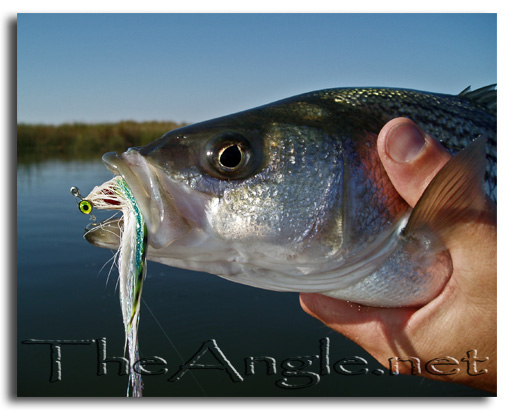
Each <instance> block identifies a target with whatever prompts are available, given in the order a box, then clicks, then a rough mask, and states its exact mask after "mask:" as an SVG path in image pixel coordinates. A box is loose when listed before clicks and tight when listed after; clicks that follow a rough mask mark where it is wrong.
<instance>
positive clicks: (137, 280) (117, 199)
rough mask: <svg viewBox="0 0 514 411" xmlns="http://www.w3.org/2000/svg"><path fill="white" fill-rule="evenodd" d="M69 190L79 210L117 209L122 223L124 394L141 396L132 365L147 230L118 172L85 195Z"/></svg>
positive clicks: (135, 357) (136, 347)
mask: <svg viewBox="0 0 514 411" xmlns="http://www.w3.org/2000/svg"><path fill="white" fill-rule="evenodd" d="M70 191H71V194H72V195H73V196H75V197H77V199H78V200H79V202H78V207H79V210H80V211H81V212H82V213H83V214H86V215H89V216H90V218H91V219H92V220H93V221H96V218H95V217H94V215H93V214H91V212H92V210H93V208H97V209H99V210H100V209H105V210H121V212H122V213H123V224H120V227H119V228H120V234H121V235H120V237H121V238H120V248H119V250H118V270H119V284H120V304H121V311H122V315H123V324H124V328H125V349H126V350H128V356H129V364H130V374H129V385H128V388H127V396H132V397H141V396H142V394H143V381H142V377H141V374H140V373H138V372H136V370H135V369H134V365H135V364H136V363H137V362H138V361H139V343H138V336H137V332H138V327H139V312H140V306H141V295H142V292H143V281H144V279H145V276H146V249H147V239H148V233H147V228H146V224H145V221H144V217H143V214H142V213H141V211H140V209H139V206H138V204H137V202H136V200H135V198H134V196H133V194H132V192H131V190H130V188H129V187H128V185H127V183H126V182H125V180H124V179H123V178H121V177H119V176H117V177H114V178H113V179H111V180H109V181H107V182H105V183H104V184H102V185H101V186H100V187H95V188H94V189H93V190H92V191H91V193H89V194H88V195H87V197H83V196H82V195H81V194H80V190H79V189H78V188H77V187H72V188H71V190H70ZM91 229H92V230H96V229H102V224H94V225H92V228H91Z"/></svg>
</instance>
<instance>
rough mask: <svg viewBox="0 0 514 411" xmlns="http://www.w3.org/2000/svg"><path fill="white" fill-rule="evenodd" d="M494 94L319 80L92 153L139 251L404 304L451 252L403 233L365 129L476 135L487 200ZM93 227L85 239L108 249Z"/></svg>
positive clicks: (431, 284)
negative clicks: (119, 198) (140, 220)
mask: <svg viewBox="0 0 514 411" xmlns="http://www.w3.org/2000/svg"><path fill="white" fill-rule="evenodd" d="M495 97H496V91H495V89H494V88H493V87H487V88H484V89H481V90H477V91H474V92H469V91H466V92H463V93H461V94H460V95H459V96H449V95H441V94H432V93H424V92H418V91H411V90H399V89H378V88H366V89H331V90H322V91H318V92H313V93H308V94H303V95H300V96H296V97H292V98H289V99H286V100H282V101H279V102H276V103H272V104H269V105H266V106H262V107H258V108H255V109H252V110H247V111H243V112H241V113H236V114H233V115H229V116H225V117H221V118H218V119H214V120H209V121H205V122H202V123H198V124H194V125H191V126H187V127H184V128H181V129H177V130H173V131H170V132H169V133H167V134H165V135H164V136H162V137H161V138H159V139H157V140H155V141H154V142H152V143H150V144H148V145H146V146H144V147H141V148H132V149H129V150H128V151H126V152H125V153H123V154H121V155H116V154H115V153H107V154H106V155H104V157H103V160H104V162H105V163H106V165H107V166H108V168H109V169H110V170H112V171H113V172H114V173H115V174H120V175H121V176H122V177H123V178H124V179H125V180H126V182H127V184H128V185H129V187H130V189H131V190H132V192H133V194H134V197H135V198H136V200H137V202H138V204H139V207H140V208H141V210H142V213H143V215H144V217H145V221H146V223H147V226H148V244H149V247H148V251H147V258H149V259H150V260H154V261H157V262H161V263H163V264H167V265H171V266H176V267H181V268H187V269H192V270H199V271H206V272H209V273H212V274H216V275H220V276H222V277H225V278H227V279H229V280H232V281H237V282H240V283H244V284H248V285H252V286H256V287H261V288H266V289H271V290H277V291H301V292H317V293H325V294H327V295H330V296H333V297H336V298H341V299H345V300H350V301H354V302H357V303H361V304H366V305H372V306H416V305H421V304H425V303H427V302H428V301H430V300H431V299H433V298H434V297H435V296H436V295H437V294H438V293H439V292H440V290H441V289H442V287H444V284H445V283H446V281H447V279H448V277H449V276H450V275H451V271H452V264H451V258H450V256H449V253H448V252H447V250H446V249H445V248H444V246H442V244H441V243H440V241H439V239H438V236H437V233H436V232H432V231H430V230H417V231H416V230H413V232H412V233H411V234H410V235H409V236H406V235H404V232H403V230H404V228H405V227H406V225H407V224H408V221H409V217H410V214H411V210H410V209H409V207H408V206H407V204H406V203H405V202H404V201H403V199H402V198H401V197H400V196H399V195H398V193H397V192H396V190H395V189H394V187H393V186H392V184H391V182H390V181H389V179H388V177H387V174H386V173H385V171H384V169H383V167H382V165H381V163H380V160H379V158H378V154H377V150H376V138H377V135H378V133H379V131H380V129H381V127H382V126H383V125H384V124H385V123H386V122H387V121H389V120H390V119H392V118H395V117H399V116H403V117H409V118H411V119H412V120H414V121H415V122H416V123H417V124H418V125H419V126H420V127H421V128H422V129H424V130H425V131H426V132H428V133H429V134H431V135H432V136H433V137H435V138H437V139H438V140H440V141H441V142H442V143H443V145H444V146H445V147H447V148H448V149H449V150H450V151H451V152H452V153H457V152H460V151H461V150H463V149H464V148H465V147H466V146H467V145H468V144H469V143H470V142H471V141H473V140H474V139H476V138H477V137H479V136H483V138H484V139H486V140H487V141H486V144H485V150H486V156H487V162H486V163H485V181H484V190H485V192H486V193H487V195H489V196H490V197H491V198H493V200H495V199H496V115H495V114H494V112H493V111H494V110H493V109H494V104H495ZM480 184H481V183H480ZM99 231H100V232H101V231H104V232H103V233H100V232H99ZM107 231H108V230H107ZM95 233H96V234H95ZM106 236H107V237H108V234H106V233H105V230H95V231H91V232H90V233H89V234H87V235H86V238H87V239H88V240H89V241H90V242H91V243H93V244H95V245H98V246H103V247H108V248H112V247H113V244H114V243H116V240H115V238H106Z"/></svg>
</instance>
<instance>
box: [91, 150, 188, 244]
mask: <svg viewBox="0 0 514 411" xmlns="http://www.w3.org/2000/svg"><path fill="white" fill-rule="evenodd" d="M102 161H103V162H104V164H105V165H106V167H107V168H108V169H109V170H110V171H111V172H112V173H113V174H115V175H119V176H121V177H122V178H123V179H124V180H125V182H126V183H127V185H128V186H129V188H130V190H131V191H132V195H133V196H134V198H135V200H136V202H137V204H138V206H139V208H140V210H141V213H142V214H143V217H144V219H145V224H146V226H147V229H148V244H149V246H150V247H152V248H153V249H161V248H164V247H167V246H168V245H169V244H171V243H172V242H174V241H175V240H177V239H178V238H182V237H184V236H185V235H187V233H188V232H189V231H190V230H191V228H192V225H193V223H192V222H191V221H189V220H188V219H187V218H184V217H183V216H182V214H181V210H179V209H178V208H177V205H176V203H177V202H176V201H175V200H174V196H175V197H177V196H178V195H180V192H179V190H178V189H175V190H170V186H172V188H173V184H166V186H164V185H163V184H162V180H163V176H162V175H161V174H162V173H160V172H159V171H158V170H157V169H156V168H155V167H153V166H152V165H151V164H150V163H149V161H148V159H147V158H146V157H144V156H143V155H141V153H140V152H139V148H130V149H128V150H127V151H126V152H124V153H122V154H121V155H117V154H116V153H115V152H110V153H106V154H104V155H103V157H102ZM179 203H180V201H179ZM185 206H186V207H187V204H186V205H185ZM102 224H103V223H100V224H99V226H100V227H98V226H97V227H95V229H93V230H90V231H88V232H87V233H86V239H87V240H88V241H89V242H91V243H93V244H95V245H100V246H102V245H101V244H99V243H105V244H108V245H109V246H108V248H113V244H114V239H112V238H107V237H106V236H107V234H105V233H100V232H99V231H105V230H104V229H103V226H102ZM111 225H112V224H109V226H106V227H105V228H106V229H109V230H110V228H111V227H110V226H111ZM100 228H102V229H100ZM110 231H112V230H110ZM102 236H103V238H102V239H101V237H102ZM118 243H119V236H118Z"/></svg>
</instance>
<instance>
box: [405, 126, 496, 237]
mask: <svg viewBox="0 0 514 411" xmlns="http://www.w3.org/2000/svg"><path fill="white" fill-rule="evenodd" d="M485 144H486V137H485V136H481V137H479V138H477V139H476V140H474V141H473V142H472V143H471V144H469V145H468V146H467V147H466V148H465V149H464V150H462V151H460V152H459V153H458V154H457V155H456V156H455V157H453V158H452V159H451V160H450V161H449V162H448V163H446V164H445V165H444V167H443V168H442V169H441V170H440V171H439V173H438V174H437V175H436V176H435V177H434V179H433V180H432V181H431V182H430V184H429V185H428V187H427V188H426V189H425V191H424V192H423V195H422V196H421V198H420V200H419V201H418V203H417V204H416V206H415V207H414V209H413V211H412V213H411V216H410V218H409V221H408V223H407V225H406V227H405V229H404V230H403V233H404V234H405V235H409V234H413V233H414V232H419V230H422V231H426V230H427V229H431V230H432V231H434V232H436V233H437V234H438V235H439V236H442V237H444V235H445V233H447V232H448V231H449V230H450V229H451V228H452V226H453V225H454V224H455V223H457V222H462V221H466V220H469V219H471V218H473V217H474V216H476V215H477V213H480V212H481V211H482V210H483V207H484V203H485V201H486V197H485V194H484V191H483V188H482V183H483V179H484V175H485V169H486V156H485Z"/></svg>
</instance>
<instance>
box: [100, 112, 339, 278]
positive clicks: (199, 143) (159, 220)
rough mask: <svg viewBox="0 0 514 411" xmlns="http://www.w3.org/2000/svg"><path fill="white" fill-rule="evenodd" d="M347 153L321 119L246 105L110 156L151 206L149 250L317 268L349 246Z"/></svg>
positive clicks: (191, 259)
mask: <svg viewBox="0 0 514 411" xmlns="http://www.w3.org/2000/svg"><path fill="white" fill-rule="evenodd" d="M254 118H258V119H259V121H254V120H253V119H254ZM340 154H341V147H340V144H339V143H337V140H336V139H334V138H332V136H330V135H328V134H327V133H324V132H323V131H322V130H320V129H319V128H317V127H312V126H310V125H302V124H301V123H300V124H298V123H294V124H289V123H286V122H281V121H278V120H276V119H275V120H270V121H262V113H261V114H260V115H257V116H255V115H254V114H253V113H249V114H248V113H242V114H237V115H232V116H227V117H224V118H220V119H215V120H211V121H207V122H203V123H198V124H195V125H192V126H187V127H183V128H181V129H177V130H173V131H171V132H169V133H167V134H165V135H164V136H162V137H161V138H159V139H157V140H155V141H153V142H151V143H150V144H148V145H146V146H143V147H139V148H131V149H129V150H127V151H126V152H124V153H122V154H121V155H117V154H116V153H107V154H105V155H104V156H103V161H104V162H105V164H106V165H107V167H108V168H109V169H110V170H111V171H112V172H113V173H115V174H119V175H121V176H122V177H123V178H124V179H125V181H126V182H127V184H128V186H129V187H130V189H131V191H132V193H133V195H134V197H135V199H136V201H137V203H138V205H139V207H140V209H141V212H142V214H143V216H144V218H145V222H146V225H147V228H148V244H149V248H148V252H147V258H149V259H151V260H155V261H158V262H162V263H165V264H168V265H172V266H178V267H185V268H192V269H196V270H202V271H207V272H211V273H214V274H218V275H233V274H234V273H238V272H241V271H245V270H247V268H248V266H253V267H255V266H259V270H260V271H269V270H271V268H270V267H271V266H274V268H273V270H275V271H276V270H277V269H278V270H280V268H277V267H282V266H284V264H283V263H284V262H286V264H285V266H286V267H289V266H290V267H293V266H294V267H295V268H294V270H298V264H299V263H302V262H303V263H304V264H307V265H309V266H310V267H311V268H304V270H312V269H313V267H314V266H315V263H316V261H319V259H320V258H325V257H326V256H327V255H329V254H331V253H334V252H336V251H337V250H338V249H339V248H340V247H341V242H342V238H341V230H340V229H341V225H342V223H341V219H342V214H343V213H342V207H341V204H340V202H341V196H340V194H341V193H340V191H341V190H342V186H343V185H342V161H341V159H340ZM92 235H93V234H92ZM91 242H93V241H91ZM93 243H94V242H93ZM96 245H101V244H98V243H97V244H96ZM288 263H291V264H289V265H288ZM300 265H301V264H300ZM245 266H246V267H245ZM290 267H289V268H285V269H286V270H289V269H290Z"/></svg>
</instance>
